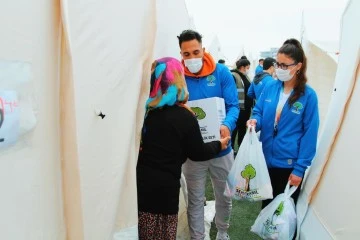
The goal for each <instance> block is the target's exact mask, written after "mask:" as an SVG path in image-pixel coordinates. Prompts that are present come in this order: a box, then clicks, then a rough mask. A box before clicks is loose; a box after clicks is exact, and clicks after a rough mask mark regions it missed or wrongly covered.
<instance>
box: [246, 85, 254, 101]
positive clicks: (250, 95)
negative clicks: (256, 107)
mask: <svg viewBox="0 0 360 240" xmlns="http://www.w3.org/2000/svg"><path fill="white" fill-rule="evenodd" d="M247 95H248V96H249V97H251V98H252V99H256V95H255V91H254V82H252V83H251V84H250V87H249V90H248V92H247Z"/></svg>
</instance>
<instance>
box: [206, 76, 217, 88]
mask: <svg viewBox="0 0 360 240" xmlns="http://www.w3.org/2000/svg"><path fill="white" fill-rule="evenodd" d="M206 81H207V85H208V86H210V87H213V86H215V85H216V83H215V81H216V78H215V77H214V75H209V76H207V78H206Z"/></svg>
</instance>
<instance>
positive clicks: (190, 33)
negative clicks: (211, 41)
mask: <svg viewBox="0 0 360 240" xmlns="http://www.w3.org/2000/svg"><path fill="white" fill-rule="evenodd" d="M177 38H178V39H179V47H180V48H181V44H182V43H183V42H187V41H191V40H194V39H196V40H198V42H199V43H202V40H201V39H202V36H201V34H200V33H198V32H196V31H194V30H191V29H188V30H184V31H182V33H181V34H180V35H179V36H177Z"/></svg>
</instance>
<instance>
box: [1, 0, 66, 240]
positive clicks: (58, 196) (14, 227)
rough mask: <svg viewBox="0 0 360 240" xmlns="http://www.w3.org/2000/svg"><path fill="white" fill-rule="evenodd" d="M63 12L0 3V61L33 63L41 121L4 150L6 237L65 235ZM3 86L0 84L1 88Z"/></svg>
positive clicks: (48, 6)
mask: <svg viewBox="0 0 360 240" xmlns="http://www.w3.org/2000/svg"><path fill="white" fill-rule="evenodd" d="M59 12H60V6H59V3H58V2H56V1H47V0H33V1H27V0H13V1H2V3H1V7H0V29H1V38H0V59H1V60H3V61H19V62H26V63H28V64H30V67H31V73H32V75H31V82H32V85H33V87H31V88H29V91H33V93H31V94H33V95H34V96H35V97H34V105H35V110H36V112H35V116H36V120H37V123H36V125H35V128H34V129H33V130H32V131H31V132H28V133H26V134H25V135H23V136H21V137H20V138H19V139H18V142H17V144H16V145H14V146H9V147H8V148H6V149H2V150H0V188H1V200H0V203H1V204H0V212H1V216H0V226H1V227H0V229H1V237H0V238H1V239H14V240H17V239H29V240H38V239H65V233H66V231H65V223H64V217H63V201H62V181H61V164H60V156H61V155H60V152H61V151H60V127H59V126H60V124H59V114H60V110H59V92H58V85H59V58H60V54H59V46H60V37H59V34H60V31H59V24H60V15H59ZM15 77H16V76H14V78H15ZM12 80H14V79H12ZM3 88H4V86H3V85H2V82H0V89H3ZM20 104H21V102H20ZM20 107H22V106H21V105H20ZM22 120H24V119H22ZM25 120H26V119H25Z"/></svg>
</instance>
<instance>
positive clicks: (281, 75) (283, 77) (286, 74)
mask: <svg viewBox="0 0 360 240" xmlns="http://www.w3.org/2000/svg"><path fill="white" fill-rule="evenodd" d="M275 72H276V76H277V78H278V79H279V80H280V81H283V82H287V81H289V80H290V79H292V78H293V76H294V74H292V75H291V74H290V69H287V70H283V69H281V68H277V69H275Z"/></svg>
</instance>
